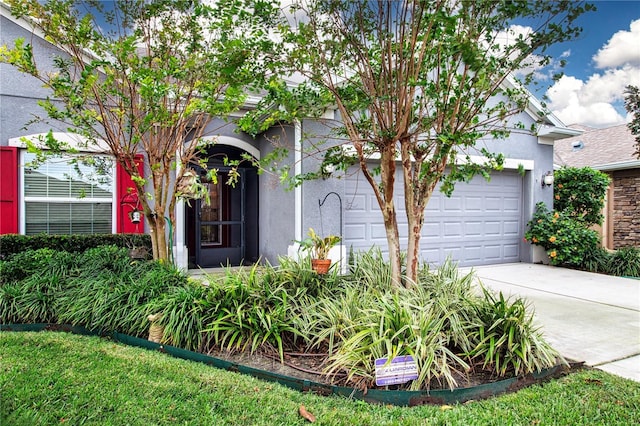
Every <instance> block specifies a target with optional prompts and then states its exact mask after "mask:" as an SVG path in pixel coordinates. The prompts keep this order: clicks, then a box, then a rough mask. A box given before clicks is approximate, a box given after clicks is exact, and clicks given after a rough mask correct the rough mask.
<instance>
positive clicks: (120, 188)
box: [115, 155, 144, 234]
mask: <svg viewBox="0 0 640 426" xmlns="http://www.w3.org/2000/svg"><path fill="white" fill-rule="evenodd" d="M136 165H137V166H138V172H139V173H140V176H144V160H143V158H142V155H136ZM116 188H117V194H116V200H115V202H116V203H118V205H117V209H118V215H117V216H118V217H117V221H116V230H117V232H118V233H120V234H142V233H144V216H143V217H142V220H140V223H131V219H129V212H131V211H132V210H133V209H134V208H136V207H137V208H138V209H140V210H141V209H142V205H140V204H139V203H138V195H137V193H136V186H135V184H134V183H133V180H131V176H130V175H129V173H127V172H126V171H125V170H124V167H122V166H121V165H120V164H118V165H117V168H116Z"/></svg>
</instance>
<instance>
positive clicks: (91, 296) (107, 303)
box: [58, 248, 187, 336]
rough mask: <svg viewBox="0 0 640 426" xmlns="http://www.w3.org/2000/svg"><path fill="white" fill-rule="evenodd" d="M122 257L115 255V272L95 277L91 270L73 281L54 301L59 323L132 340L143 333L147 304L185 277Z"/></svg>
mask: <svg viewBox="0 0 640 426" xmlns="http://www.w3.org/2000/svg"><path fill="white" fill-rule="evenodd" d="M92 253H96V252H92V251H88V252H87V253H85V256H86V257H88V255H89V254H92ZM126 253H127V250H126V249H122V248H120V249H117V251H116V252H115V254H116V255H117V256H116V257H114V261H115V262H116V264H117V265H119V266H118V267H117V268H114V269H112V270H108V269H105V270H103V271H102V272H99V273H96V272H97V271H96V269H95V267H94V266H92V267H91V268H88V269H86V270H85V271H83V272H82V273H81V275H80V276H78V277H77V278H75V279H74V280H73V283H72V285H71V286H70V287H69V289H68V290H67V291H65V292H63V293H62V294H61V295H60V297H59V298H58V309H59V311H60V314H59V317H60V319H61V320H62V321H63V322H67V323H70V324H73V325H81V326H84V327H87V328H89V329H91V330H97V331H101V332H111V331H119V332H122V333H127V334H131V335H134V336H142V335H144V334H145V333H146V332H147V330H148V328H149V321H148V319H147V315H148V309H147V304H149V303H152V302H153V301H155V300H156V299H158V298H161V297H163V296H164V294H165V293H166V292H167V290H168V288H169V287H171V286H176V285H185V283H186V281H187V277H186V275H184V274H183V273H182V272H181V271H179V270H178V269H176V268H175V267H174V266H172V265H167V264H163V263H159V262H155V261H148V262H136V261H133V262H132V261H130V260H129V259H128V255H127V254H126ZM112 254H113V253H112ZM124 259H127V261H128V263H127V264H124V262H123V260H124Z"/></svg>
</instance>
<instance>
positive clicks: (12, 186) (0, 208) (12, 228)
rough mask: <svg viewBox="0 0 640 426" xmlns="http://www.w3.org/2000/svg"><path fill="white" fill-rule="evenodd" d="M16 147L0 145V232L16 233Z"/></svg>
mask: <svg viewBox="0 0 640 426" xmlns="http://www.w3.org/2000/svg"><path fill="white" fill-rule="evenodd" d="M18 199H19V198H18V148H16V147H12V146H3V147H0V234H17V233H18V232H19V228H18V223H19V222H18V221H19V218H18Z"/></svg>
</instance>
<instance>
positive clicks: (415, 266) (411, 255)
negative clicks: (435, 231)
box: [405, 206, 425, 287]
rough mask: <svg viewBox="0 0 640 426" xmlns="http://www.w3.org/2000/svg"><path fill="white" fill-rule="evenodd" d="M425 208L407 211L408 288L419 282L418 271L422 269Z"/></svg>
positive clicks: (414, 208) (406, 284) (414, 207)
mask: <svg viewBox="0 0 640 426" xmlns="http://www.w3.org/2000/svg"><path fill="white" fill-rule="evenodd" d="M424 207H425V206H413V207H412V208H410V209H407V223H408V225H409V226H408V233H409V235H408V244H407V272H406V275H407V281H406V283H405V286H406V287H410V286H413V285H415V284H416V283H417V282H418V270H419V267H420V237H421V233H422V226H423V224H424Z"/></svg>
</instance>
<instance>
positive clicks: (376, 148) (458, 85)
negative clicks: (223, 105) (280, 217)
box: [242, 0, 593, 286]
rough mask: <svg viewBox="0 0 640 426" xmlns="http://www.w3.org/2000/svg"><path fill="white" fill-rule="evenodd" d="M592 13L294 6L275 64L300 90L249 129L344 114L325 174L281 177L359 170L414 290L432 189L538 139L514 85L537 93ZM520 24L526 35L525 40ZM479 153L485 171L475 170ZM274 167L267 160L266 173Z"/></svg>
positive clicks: (538, 8) (276, 84)
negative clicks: (403, 239)
mask: <svg viewBox="0 0 640 426" xmlns="http://www.w3.org/2000/svg"><path fill="white" fill-rule="evenodd" d="M591 9H593V7H592V6H590V5H588V4H584V3H582V2H573V1H554V2H548V1H529V0H523V1H511V0H510V1H499V0H496V1H462V0H434V1H418V0H403V1H369V0H318V1H315V0H301V1H294V4H293V5H292V6H291V9H290V10H286V19H288V23H287V24H286V25H282V26H281V27H280V31H281V33H280V40H281V42H282V43H281V48H282V50H283V52H284V54H283V57H282V58H283V60H282V61H281V62H280V64H279V65H280V66H281V67H282V70H283V71H282V74H284V75H294V74H293V73H297V75H301V76H303V77H304V78H303V83H302V84H299V85H297V86H291V85H290V84H289V85H288V84H284V83H283V82H282V81H277V80H276V79H273V80H272V81H271V82H270V85H269V87H268V92H267V96H265V97H264V98H263V101H262V104H261V105H260V107H259V108H257V109H256V110H255V111H254V112H253V113H251V114H249V115H247V116H246V117H245V118H244V119H243V121H242V124H243V126H244V128H245V129H246V130H247V131H249V132H253V133H259V132H261V131H263V130H265V129H266V128H268V127H269V126H270V125H272V124H273V123H274V122H278V121H292V120H296V119H300V118H303V117H308V116H313V115H314V114H317V115H319V113H320V112H321V111H323V110H324V109H325V108H327V107H331V108H335V109H337V111H338V112H339V117H340V120H339V121H338V122H336V123H333V124H332V130H331V132H328V133H330V137H327V138H325V139H324V141H325V142H329V141H330V140H332V141H333V143H334V144H335V141H336V140H338V141H340V142H339V144H338V146H335V145H334V146H332V147H331V148H327V149H326V150H324V151H323V154H322V155H321V156H320V158H323V161H322V162H321V166H320V167H321V170H319V171H318V172H312V173H308V174H305V175H303V176H290V175H288V173H289V169H288V168H287V167H284V168H283V169H282V173H283V175H284V177H285V178H288V179H289V180H290V181H291V182H292V183H293V184H299V183H300V182H301V181H303V180H305V179H311V178H316V177H319V176H323V175H324V174H325V173H323V172H324V171H325V170H327V167H326V166H327V165H328V164H332V165H333V166H334V167H336V168H338V170H343V171H347V170H348V169H349V168H350V167H351V166H352V165H357V166H358V168H359V173H362V175H363V176H364V178H365V179H366V181H367V182H368V183H369V184H370V185H371V187H372V188H373V191H374V194H375V197H376V199H377V202H378V205H379V207H380V210H381V212H382V216H383V219H384V224H385V228H386V237H387V243H388V249H389V258H390V261H391V266H392V275H393V277H392V278H393V282H394V283H395V284H396V285H402V284H404V285H405V286H410V285H411V283H413V282H415V280H416V278H417V272H418V267H419V253H420V251H419V248H420V234H421V230H422V226H423V223H424V220H425V207H426V205H427V202H428V201H429V198H430V197H431V195H432V193H433V191H434V188H436V185H437V184H438V182H442V186H441V188H442V190H443V191H444V192H445V193H446V194H451V191H453V189H454V184H455V182H458V181H466V180H468V179H470V178H471V177H473V176H474V175H475V174H482V175H484V176H485V177H487V178H488V177H489V172H490V170H491V169H495V168H500V167H501V165H502V156H501V155H500V154H498V153H493V152H489V151H488V150H486V149H483V148H482V147H481V146H480V145H481V144H479V143H478V142H479V141H482V140H483V139H486V138H498V139H504V138H506V137H507V136H508V135H509V133H510V131H515V130H517V131H527V132H535V128H527V129H525V128H524V125H522V124H519V123H516V122H515V119H514V118H513V116H514V115H515V114H517V113H519V112H521V111H523V110H524V109H525V108H526V106H527V102H528V96H529V94H528V92H527V91H526V90H525V89H523V88H522V87H523V86H522V85H520V84H519V83H523V84H524V85H526V84H530V83H532V81H533V78H534V71H535V70H539V69H540V68H541V67H544V66H546V65H548V64H549V63H550V60H551V58H550V57H549V56H548V55H546V54H545V50H546V48H547V47H549V46H550V45H552V44H554V43H559V42H563V41H567V40H570V39H572V38H574V37H575V36H577V35H578V34H579V33H580V31H581V29H580V28H579V27H576V26H575V20H576V18H577V17H578V16H579V15H580V14H582V13H583V12H585V11H588V10H591ZM513 22H527V23H528V24H529V25H531V27H530V28H529V29H528V30H526V31H521V29H522V28H523V27H518V26H513V25H512V23H513ZM514 76H520V81H516V80H515V79H512V77H514ZM310 140H312V142H313V143H312V147H311V150H312V151H314V152H315V153H316V154H317V153H318V152H321V151H322V149H321V148H320V145H321V142H322V140H319V139H317V138H314V139H310ZM329 145H330V144H329V143H327V144H326V145H325V146H326V147H328V146H329ZM345 147H348V149H344V148H345ZM276 153H277V154H278V155H282V153H281V152H279V151H276ZM472 155H479V156H480V157H483V158H484V159H485V160H486V161H480V162H478V161H472ZM372 159H375V160H376V161H371V160H372ZM272 160H273V159H270V158H265V161H268V162H269V164H271V166H270V167H273V161H272ZM460 160H462V161H460ZM397 170H400V175H401V176H402V180H403V188H404V194H403V195H404V200H405V201H404V202H405V210H406V214H407V221H408V245H407V247H406V250H407V272H406V277H403V276H402V275H401V249H402V247H401V246H400V234H399V231H398V220H397V206H396V204H395V201H394V196H395V195H396V194H395V192H394V181H395V179H396V172H397Z"/></svg>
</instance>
